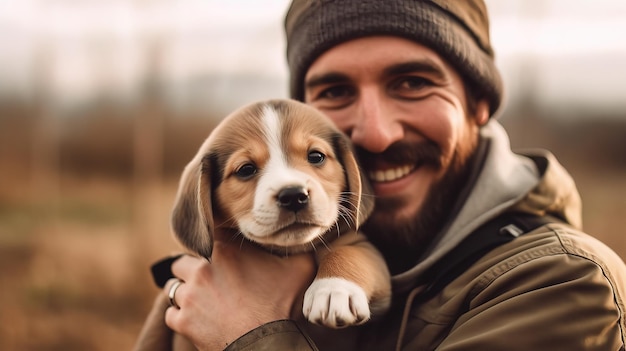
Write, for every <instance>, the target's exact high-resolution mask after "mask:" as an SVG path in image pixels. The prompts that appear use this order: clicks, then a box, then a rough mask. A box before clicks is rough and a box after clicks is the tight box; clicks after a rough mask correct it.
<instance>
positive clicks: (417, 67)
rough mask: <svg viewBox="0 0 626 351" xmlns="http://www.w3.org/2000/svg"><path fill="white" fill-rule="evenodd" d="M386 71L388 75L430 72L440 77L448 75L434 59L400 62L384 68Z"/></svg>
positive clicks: (444, 77)
mask: <svg viewBox="0 0 626 351" xmlns="http://www.w3.org/2000/svg"><path fill="white" fill-rule="evenodd" d="M384 73H385V75H387V76H397V75H403V74H407V73H428V74H432V75H434V76H435V77H436V78H438V79H446V77H447V75H446V73H445V71H444V69H443V67H441V65H439V64H437V63H436V62H434V61H432V60H419V61H409V62H403V63H398V64H395V65H392V66H390V67H387V68H386V69H385V70H384Z"/></svg>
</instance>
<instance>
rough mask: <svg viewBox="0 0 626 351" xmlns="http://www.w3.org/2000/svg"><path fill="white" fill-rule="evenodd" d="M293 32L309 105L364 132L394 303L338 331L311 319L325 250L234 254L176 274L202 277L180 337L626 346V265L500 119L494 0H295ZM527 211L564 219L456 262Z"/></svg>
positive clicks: (305, 344) (177, 312)
mask: <svg viewBox="0 0 626 351" xmlns="http://www.w3.org/2000/svg"><path fill="white" fill-rule="evenodd" d="M286 32H287V41H288V48H287V56H288V62H289V68H290V73H291V93H292V97H294V98H296V99H299V100H303V101H305V102H306V103H308V104H311V105H313V106H315V107H316V108H318V109H319V110H321V111H322V112H324V113H325V114H326V115H328V116H329V117H330V118H331V119H332V120H333V121H334V122H335V123H336V124H337V125H338V126H339V127H340V128H341V129H342V130H343V131H344V132H346V133H347V134H348V135H349V136H350V137H351V139H352V140H353V142H354V143H355V145H356V146H357V147H358V149H359V151H360V158H361V160H362V162H363V167H364V169H365V170H366V172H367V173H368V176H369V178H370V180H371V182H372V185H373V188H374V190H375V194H376V210H375V213H374V215H373V216H372V217H371V219H370V220H369V221H368V223H367V224H366V227H365V228H364V232H365V233H366V234H367V235H368V236H369V237H370V238H371V240H372V241H373V242H374V243H375V244H376V245H377V246H378V247H379V248H380V249H381V251H382V252H383V254H384V255H385V257H386V260H387V262H388V264H389V267H390V269H391V271H392V273H393V278H392V280H393V281H392V283H393V289H394V290H393V293H394V299H393V306H392V309H391V310H390V312H389V313H388V314H387V315H385V316H374V319H373V320H372V321H370V322H369V323H367V324H365V325H364V326H361V327H353V328H348V329H344V330H339V331H329V330H323V329H319V328H315V327H312V326H310V325H306V324H305V323H301V324H296V323H295V322H293V321H291V320H289V318H290V316H291V314H290V311H291V310H292V309H297V307H298V306H297V305H298V303H297V301H298V300H297V296H299V295H298V294H301V293H302V291H303V290H304V289H305V287H306V285H307V284H308V282H309V281H310V279H311V278H312V271H313V267H312V264H311V261H310V257H309V256H307V255H304V256H297V257H291V258H289V259H288V260H285V259H280V258H270V257H268V261H269V263H267V266H263V267H258V266H256V267H255V266H254V265H253V264H252V263H251V262H242V261H241V260H240V258H237V259H234V258H233V256H235V255H236V253H237V250H239V247H238V244H237V247H233V246H232V245H230V244H229V243H221V244H220V245H219V246H216V248H215V249H214V254H215V255H216V256H215V257H214V259H213V262H212V263H211V264H208V263H206V262H204V261H201V260H199V259H195V258H192V257H184V258H183V259H180V260H178V261H177V262H175V263H174V265H173V268H172V269H173V272H174V274H175V275H176V276H177V277H179V278H181V279H182V280H183V281H185V283H183V284H182V285H181V286H180V288H179V289H178V290H177V292H176V296H175V298H176V301H177V304H178V305H179V306H180V309H178V308H174V307H170V308H168V309H167V312H166V315H165V322H166V323H167V325H168V326H170V327H171V328H172V329H174V330H176V331H178V332H180V333H182V334H183V335H186V336H188V337H189V338H190V340H192V341H193V343H194V344H195V345H196V346H197V347H198V348H200V349H206V350H209V349H222V348H224V347H226V346H228V349H229V350H231V349H232V350H259V349H260V350H270V349H272V350H292V349H314V348H315V347H316V346H315V345H317V347H319V348H320V349H322V350H390V349H402V350H435V349H437V350H623V349H624V342H625V336H624V332H625V329H626V324H625V317H624V312H625V306H624V301H623V300H624V297H625V296H626V295H625V293H626V291H625V289H626V285H625V284H626V283H625V281H624V279H625V277H626V267H625V266H624V264H623V262H622V261H621V260H620V259H619V257H618V256H617V255H616V254H615V253H614V252H612V251H611V250H610V249H609V248H607V247H606V246H605V245H603V244H602V243H600V242H599V241H597V240H596V239H594V238H592V237H590V236H588V235H586V234H584V233H582V232H580V231H579V229H580V227H581V214H580V211H581V204H580V199H579V195H578V193H577V191H576V189H575V185H574V183H573V181H572V180H571V178H570V177H569V175H568V174H567V173H566V171H565V170H564V169H563V168H562V167H561V166H560V165H559V164H558V162H557V161H556V160H555V159H554V157H553V156H552V155H550V154H549V153H547V152H543V151H541V152H537V153H535V154H532V155H525V156H522V155H517V154H514V153H512V152H511V151H510V149H509V143H508V137H507V135H506V133H505V131H504V130H503V129H502V127H501V126H500V125H499V124H498V122H497V120H495V119H494V117H493V116H494V114H495V113H496V111H497V110H498V108H499V106H500V102H501V96H502V85H501V81H500V75H499V72H498V70H497V69H496V67H495V65H494V59H493V51H492V48H491V45H490V38H489V25H488V18H487V11H486V8H485V5H484V3H483V2H482V1H480V0H462V1H461V0H433V1H415V0H413V1H410V0H384V1H383V0H380V1H374V0H343V1H340V0H335V1H331V0H329V1H304V0H294V2H293V4H292V6H291V8H290V10H289V12H288V14H287V18H286ZM512 213H525V214H527V215H533V216H535V217H537V218H545V216H546V215H550V216H552V217H554V218H556V219H554V220H552V223H549V224H545V225H541V226H540V227H539V228H533V229H532V230H531V231H530V232H527V233H523V232H520V231H519V230H518V231H515V230H514V231H513V232H512V234H514V235H513V236H517V237H516V238H513V237H511V240H508V241H507V242H504V243H501V244H500V245H496V246H495V248H492V247H489V248H488V249H485V250H484V251H481V253H480V255H478V256H477V257H476V258H475V259H473V260H472V261H467V262H466V263H463V262H461V264H458V265H453V262H452V261H454V260H455V259H457V258H458V255H464V254H465V253H466V251H468V250H469V248H468V247H469V245H468V244H467V243H468V242H469V241H467V240H469V239H471V238H472V237H476V236H475V234H473V233H476V232H477V229H478V228H479V227H481V226H483V225H489V223H492V222H494V221H495V220H497V219H498V218H502V216H503V214H504V215H506V214H512ZM509 229H510V228H509ZM518 229H519V228H518ZM506 233H507V231H504V232H503V234H502V235H506ZM520 234H523V235H520ZM472 245H478V246H480V245H481V243H480V240H479V242H478V244H476V241H474V243H473V244H472ZM245 249H247V250H248V249H249V250H253V249H250V248H245ZM451 252H453V254H450V253H451ZM258 254H259V255H265V254H264V253H258ZM252 262H254V261H252ZM248 263H249V264H248ZM433 267H436V269H433ZM251 270H252V271H251ZM439 271H441V272H450V274H445V275H443V276H438V275H437V273H438V272H439ZM453 271H454V272H455V274H452V272H453ZM244 276H245V277H244ZM251 277H253V279H254V280H253V281H250V280H251V279H250V278H251ZM275 277H288V279H274V278H275ZM433 277H435V279H433ZM273 279H274V280H273ZM439 279H441V280H442V281H443V282H444V283H443V284H439V285H437V283H438V282H439V281H440V280H439ZM285 280H287V282H285ZM268 281H270V282H272V283H276V284H284V285H281V286H275V285H273V284H267V282H268ZM279 281H280V282H279ZM264 282H265V283H264ZM267 285H271V286H269V287H268V286H267ZM169 287H170V286H167V287H166V289H165V293H166V294H167V291H168V290H169ZM434 287H437V288H434ZM309 336H312V338H309Z"/></svg>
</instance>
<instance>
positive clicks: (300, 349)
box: [225, 320, 317, 351]
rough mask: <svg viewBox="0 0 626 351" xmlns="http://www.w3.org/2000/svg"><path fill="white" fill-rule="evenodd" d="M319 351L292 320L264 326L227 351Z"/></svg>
mask: <svg viewBox="0 0 626 351" xmlns="http://www.w3.org/2000/svg"><path fill="white" fill-rule="evenodd" d="M251 350H255V351H257V350H258V351H271V350H276V351H280V350H286V351H287V350H288V351H310V350H315V351H317V347H315V345H314V343H313V341H312V340H311V339H310V338H309V337H308V336H307V335H306V334H305V333H304V332H303V331H302V330H301V329H300V328H299V327H298V325H297V324H296V323H295V322H294V321H291V320H279V321H275V322H270V323H267V324H264V325H262V326H260V327H258V328H256V329H253V330H251V331H250V332H248V333H247V334H244V335H243V336H241V337H240V338H239V339H237V340H235V341H234V342H233V343H231V344H230V345H228V347H226V349H225V351H251Z"/></svg>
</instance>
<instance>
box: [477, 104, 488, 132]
mask: <svg viewBox="0 0 626 351" xmlns="http://www.w3.org/2000/svg"><path fill="white" fill-rule="evenodd" d="M474 118H475V119H476V125H478V126H479V127H480V126H484V125H485V124H487V122H489V102H488V101H487V99H481V100H479V101H478V103H477V104H476V116H474Z"/></svg>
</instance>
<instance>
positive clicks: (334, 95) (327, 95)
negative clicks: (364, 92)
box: [318, 85, 352, 100]
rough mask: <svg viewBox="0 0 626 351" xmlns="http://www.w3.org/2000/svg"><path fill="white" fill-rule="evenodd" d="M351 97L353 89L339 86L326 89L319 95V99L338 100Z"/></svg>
mask: <svg viewBox="0 0 626 351" xmlns="http://www.w3.org/2000/svg"><path fill="white" fill-rule="evenodd" d="M350 96H352V89H350V88H349V87H347V86H345V85H338V86H333V87H330V88H326V89H324V90H323V91H322V92H320V93H319V94H318V99H330V100H337V99H344V98H347V97H350Z"/></svg>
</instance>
